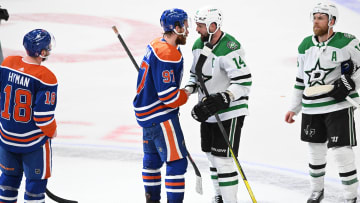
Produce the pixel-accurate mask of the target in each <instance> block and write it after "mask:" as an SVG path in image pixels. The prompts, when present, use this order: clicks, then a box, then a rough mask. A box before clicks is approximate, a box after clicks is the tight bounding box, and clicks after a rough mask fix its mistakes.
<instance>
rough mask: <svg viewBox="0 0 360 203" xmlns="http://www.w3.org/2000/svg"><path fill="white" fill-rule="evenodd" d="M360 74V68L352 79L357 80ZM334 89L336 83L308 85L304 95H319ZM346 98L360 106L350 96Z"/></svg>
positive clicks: (358, 106)
mask: <svg viewBox="0 0 360 203" xmlns="http://www.w3.org/2000/svg"><path fill="white" fill-rule="evenodd" d="M359 76H360V70H358V71H357V72H356V73H355V74H354V75H352V76H351V79H353V80H355V79H356V78H358V77H359ZM332 89H334V85H317V86H312V87H308V88H306V89H305V90H304V95H305V96H307V97H313V96H318V95H322V94H326V93H328V92H330V91H331V90H332ZM345 99H346V100H347V101H348V102H350V103H351V104H352V105H353V106H355V107H356V108H358V109H359V108H360V105H359V104H358V103H356V102H355V101H354V100H353V99H352V98H351V97H350V96H346V97H345Z"/></svg>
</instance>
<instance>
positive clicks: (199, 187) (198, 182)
mask: <svg viewBox="0 0 360 203" xmlns="http://www.w3.org/2000/svg"><path fill="white" fill-rule="evenodd" d="M195 190H196V192H197V193H199V194H201V195H202V194H203V188H202V179H201V177H200V176H196V185H195Z"/></svg>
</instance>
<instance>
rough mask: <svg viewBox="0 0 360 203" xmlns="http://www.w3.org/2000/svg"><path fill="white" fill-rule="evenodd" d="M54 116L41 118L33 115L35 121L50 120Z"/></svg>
mask: <svg viewBox="0 0 360 203" xmlns="http://www.w3.org/2000/svg"><path fill="white" fill-rule="evenodd" d="M52 118H53V116H49V117H41V118H37V117H35V116H34V117H33V119H34V121H36V122H44V121H50V120H51V119H52Z"/></svg>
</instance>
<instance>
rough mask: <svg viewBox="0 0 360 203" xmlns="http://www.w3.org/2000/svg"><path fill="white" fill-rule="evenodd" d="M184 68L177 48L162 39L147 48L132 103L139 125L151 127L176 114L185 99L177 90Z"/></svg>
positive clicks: (182, 93)
mask: <svg viewBox="0 0 360 203" xmlns="http://www.w3.org/2000/svg"><path fill="white" fill-rule="evenodd" d="M183 65H184V60H183V57H182V54H181V51H180V48H179V47H175V46H173V45H170V44H168V43H167V42H166V41H165V40H164V39H163V38H157V39H155V40H153V41H152V42H151V43H150V44H149V45H148V46H147V49H146V54H145V56H144V58H143V61H142V62H141V65H140V70H139V75H138V79H137V94H136V97H135V99H134V102H133V105H134V107H135V115H136V120H137V122H138V123H139V125H140V126H142V127H150V126H151V125H152V124H153V123H161V122H164V121H166V120H169V119H171V118H173V117H174V116H177V115H178V113H179V108H178V107H179V106H181V105H183V104H185V103H186V101H187V99H188V96H187V95H186V93H185V91H184V90H181V89H179V87H180V84H181V80H182V75H183Z"/></svg>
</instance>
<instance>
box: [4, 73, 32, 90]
mask: <svg viewBox="0 0 360 203" xmlns="http://www.w3.org/2000/svg"><path fill="white" fill-rule="evenodd" d="M8 80H9V81H10V82H12V83H16V84H18V85H22V86H25V87H28V86H29V82H30V78H28V77H25V76H22V75H19V74H16V73H13V72H9V77H8Z"/></svg>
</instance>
